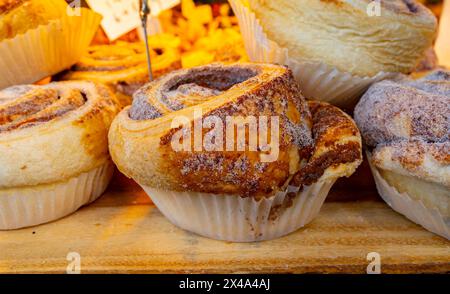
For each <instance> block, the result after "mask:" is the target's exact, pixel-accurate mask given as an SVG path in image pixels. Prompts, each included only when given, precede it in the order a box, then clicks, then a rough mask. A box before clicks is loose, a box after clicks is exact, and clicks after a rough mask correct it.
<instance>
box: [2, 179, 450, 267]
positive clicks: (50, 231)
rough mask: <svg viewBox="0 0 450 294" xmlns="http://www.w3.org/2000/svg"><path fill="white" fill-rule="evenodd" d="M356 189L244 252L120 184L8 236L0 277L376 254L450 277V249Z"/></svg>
mask: <svg viewBox="0 0 450 294" xmlns="http://www.w3.org/2000/svg"><path fill="white" fill-rule="evenodd" d="M365 173H366V172H365V171H362V172H361V171H359V172H358V173H357V177H358V174H359V177H360V178H365ZM352 182H354V183H356V182H358V181H357V180H355V179H350V180H347V181H344V183H341V184H338V185H337V189H335V190H334V191H333V192H332V194H331V195H330V197H329V200H331V201H328V202H326V203H325V205H324V206H323V208H322V210H321V213H320V214H319V216H318V217H317V218H316V219H315V220H314V221H313V222H312V223H311V224H310V225H308V226H307V227H306V228H304V229H301V230H299V231H297V232H295V233H293V234H290V235H289V236H286V237H283V238H280V239H277V240H273V241H267V242H260V243H251V244H239V243H227V242H221V241H214V240H209V239H205V238H202V237H198V236H196V235H194V234H191V233H188V232H185V231H183V230H180V229H178V228H177V227H175V226H173V225H172V224H171V223H169V222H168V221H167V220H166V219H165V218H164V217H163V216H162V215H161V213H160V212H159V211H158V209H156V208H155V206H154V205H153V204H152V203H151V201H150V200H149V198H148V197H147V196H146V195H145V193H144V192H143V191H142V190H141V189H140V188H139V187H138V186H137V185H136V184H134V183H133V182H131V181H129V180H126V179H124V178H123V177H121V176H116V177H115V179H114V182H113V184H112V185H111V187H110V189H109V191H108V192H107V193H106V194H105V195H104V196H103V197H102V198H100V199H99V200H98V201H96V202H95V203H93V204H92V205H90V206H87V207H84V208H82V209H81V210H79V211H78V212H76V213H74V214H73V215H71V216H68V217H66V218H64V219H61V220H59V221H56V222H53V223H50V224H46V225H42V226H37V227H33V228H27V229H22V230H16V231H7V232H0V273H64V272H65V271H66V267H67V265H68V261H67V260H66V257H67V254H68V253H69V252H78V253H79V254H80V255H81V271H82V273H318V272H320V273H336V272H339V273H342V272H345V273H365V271H366V267H367V265H368V261H366V256H367V254H368V253H369V252H373V251H375V252H378V253H379V254H380V255H381V263H382V267H381V270H382V272H383V273H424V272H435V273H449V272H450V242H448V241H447V240H445V239H443V238H441V237H438V236H436V235H434V234H432V233H429V232H427V231H426V230H424V229H422V228H421V227H420V226H418V225H415V224H413V223H412V222H410V221H408V220H407V219H406V218H404V217H403V216H401V215H399V214H397V213H395V212H394V211H392V210H391V209H390V208H389V207H388V206H387V205H386V204H385V203H383V202H382V201H380V200H379V198H378V196H377V195H376V192H375V191H374V190H373V187H372V186H371V184H370V183H371V182H370V181H369V182H367V183H368V184H367V185H366V186H364V185H363V186H358V191H359V192H356V191H352V190H351V188H352V186H353V185H352V184H351V183H352ZM362 182H364V181H362ZM349 183H350V184H349ZM359 183H361V182H359ZM343 187H344V188H345V189H343ZM364 188H367V189H364ZM355 200H357V201H355Z"/></svg>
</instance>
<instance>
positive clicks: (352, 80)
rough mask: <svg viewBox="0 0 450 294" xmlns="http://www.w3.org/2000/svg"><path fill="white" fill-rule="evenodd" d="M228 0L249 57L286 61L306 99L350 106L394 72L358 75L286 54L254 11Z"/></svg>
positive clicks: (281, 62) (265, 61)
mask: <svg viewBox="0 0 450 294" xmlns="http://www.w3.org/2000/svg"><path fill="white" fill-rule="evenodd" d="M229 2H230V4H231V6H232V8H233V11H234V13H235V14H236V16H237V18H238V21H239V25H240V29H241V33H242V36H243V39H244V43H245V48H246V51H247V54H248V56H249V58H250V60H251V61H254V62H264V63H276V64H282V65H287V66H288V67H289V68H290V69H291V70H292V72H293V74H294V77H295V79H296V80H297V82H298V84H299V86H300V89H301V90H302V92H303V94H304V95H305V97H306V98H308V99H313V100H321V101H326V102H329V103H331V104H334V105H337V106H340V107H352V106H354V105H355V104H356V102H357V100H358V99H359V98H360V96H361V95H362V94H363V93H364V92H365V91H366V90H367V89H368V88H369V86H370V85H371V84H373V83H375V82H377V81H380V80H383V79H386V78H388V77H392V76H394V74H393V73H385V72H380V73H378V74H377V75H375V76H373V77H360V76H356V75H352V74H351V73H348V72H342V71H340V70H338V69H337V68H335V67H331V66H329V65H327V64H325V63H322V62H315V61H308V60H298V59H295V60H294V59H293V58H289V52H288V49H287V48H282V47H280V46H279V45H278V44H277V43H275V42H274V41H272V40H270V39H269V38H268V36H267V35H266V33H265V32H264V29H263V27H262V26H261V24H260V22H259V20H258V19H257V18H256V15H255V13H253V12H252V11H251V10H250V9H249V8H248V7H246V6H245V5H244V4H243V3H242V0H230V1H229Z"/></svg>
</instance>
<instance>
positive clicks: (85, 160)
mask: <svg viewBox="0 0 450 294" xmlns="http://www.w3.org/2000/svg"><path fill="white" fill-rule="evenodd" d="M118 110H119V106H118V103H117V102H116V99H115V97H114V96H113V94H112V93H111V91H110V90H109V89H108V88H106V87H105V86H102V85H97V84H94V83H91V82H60V83H51V84H48V85H45V86H33V85H24V86H14V87H11V88H7V89H5V90H2V91H0V216H1V217H0V229H15V228H20V227H26V226H33V225H37V224H41V223H45V222H48V221H52V220H55V219H58V218H61V217H63V216H65V215H67V214H70V213H72V212H74V211H75V210H77V209H78V208H79V207H80V206H82V205H84V204H87V203H89V202H91V201H94V200H95V199H96V198H97V197H99V196H100V195H101V194H102V193H103V191H104V190H105V188H106V186H107V185H108V182H109V180H110V177H111V175H112V171H113V164H112V162H111V160H110V156H109V153H108V143H107V133H108V130H109V126H110V124H111V121H112V119H113V118H114V116H115V115H116V113H117V112H118Z"/></svg>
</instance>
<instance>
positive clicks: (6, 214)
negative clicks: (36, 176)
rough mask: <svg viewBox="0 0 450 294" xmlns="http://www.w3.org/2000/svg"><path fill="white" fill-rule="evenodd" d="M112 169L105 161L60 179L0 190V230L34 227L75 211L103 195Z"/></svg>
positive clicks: (111, 165)
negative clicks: (86, 170)
mask: <svg viewBox="0 0 450 294" xmlns="http://www.w3.org/2000/svg"><path fill="white" fill-rule="evenodd" d="M113 172H114V165H113V164H112V162H110V161H108V162H107V163H106V164H104V165H102V166H100V167H97V168H95V169H93V170H91V171H89V172H86V173H83V174H81V175H79V176H77V177H73V178H70V179H68V180H66V181H64V182H58V183H54V184H46V185H39V186H35V187H24V188H13V189H5V190H0V230H11V229H18V228H24V227H30V226H35V225H39V224H43V223H47V222H50V221H54V220H57V219H60V218H62V217H64V216H66V215H69V214H71V213H73V212H75V211H76V210H77V209H78V208H80V207H81V206H83V205H86V204H89V203H91V202H92V201H94V200H96V199H97V198H98V197H100V195H102V194H103V192H104V191H105V190H106V187H107V186H108V184H109V181H110V179H111V177H112V175H113Z"/></svg>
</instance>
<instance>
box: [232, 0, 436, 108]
mask: <svg viewBox="0 0 450 294" xmlns="http://www.w3.org/2000/svg"><path fill="white" fill-rule="evenodd" d="M230 2H231V4H232V6H233V10H234V12H235V13H236V15H237V17H238V18H239V23H240V26H241V29H242V32H243V36H244V41H245V42H246V48H247V51H248V53H249V56H250V60H252V61H257V62H270V63H277V64H285V65H288V66H289V67H290V68H291V69H292V71H293V73H294V76H295V78H296V79H297V80H298V82H299V86H300V88H301V90H302V92H303V93H304V95H305V97H306V98H308V99H318V100H322V101H328V102H331V103H333V104H336V105H339V106H342V107H347V108H352V107H353V106H354V105H355V104H356V102H357V99H358V98H359V97H360V96H361V95H362V94H363V93H364V91H365V90H366V89H367V88H368V87H369V86H370V85H371V84H372V83H374V82H377V81H379V80H381V79H384V78H387V77H389V76H390V75H392V73H398V72H400V73H409V72H411V71H412V70H413V69H414V68H415V66H416V65H417V64H418V63H419V61H420V60H421V59H422V58H423V55H424V52H425V50H426V49H427V48H430V47H431V45H432V42H433V39H434V37H435V36H436V29H437V21H436V17H435V16H434V15H433V14H432V13H431V12H430V11H429V10H428V9H427V8H426V7H425V6H423V5H422V4H419V3H417V2H416V1H414V0H381V1H370V0H335V1H322V0H281V1H279V0H248V1H245V0H230ZM246 2H248V4H247V5H246V4H245V3H246Z"/></svg>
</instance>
